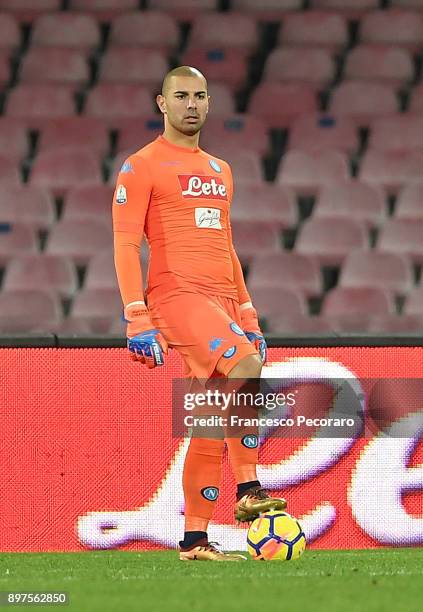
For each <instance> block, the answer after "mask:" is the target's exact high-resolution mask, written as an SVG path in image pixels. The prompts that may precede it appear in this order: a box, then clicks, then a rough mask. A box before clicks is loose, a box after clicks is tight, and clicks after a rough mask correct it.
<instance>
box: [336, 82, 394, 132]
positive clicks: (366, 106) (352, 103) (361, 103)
mask: <svg viewBox="0 0 423 612" xmlns="http://www.w3.org/2000/svg"><path fill="white" fill-rule="evenodd" d="M397 111H398V99H397V95H396V92H395V89H394V88H393V87H392V86H390V85H384V84H382V83H368V82H358V81H345V82H343V83H341V84H340V85H339V86H338V87H336V88H335V90H334V92H333V94H332V97H331V100H330V104H329V112H330V114H333V115H336V116H338V115H339V116H349V117H351V119H353V120H354V121H355V122H356V124H357V125H361V126H366V125H369V123H370V122H371V121H372V120H373V119H374V118H376V117H380V116H381V115H388V114H393V113H396V112H397Z"/></svg>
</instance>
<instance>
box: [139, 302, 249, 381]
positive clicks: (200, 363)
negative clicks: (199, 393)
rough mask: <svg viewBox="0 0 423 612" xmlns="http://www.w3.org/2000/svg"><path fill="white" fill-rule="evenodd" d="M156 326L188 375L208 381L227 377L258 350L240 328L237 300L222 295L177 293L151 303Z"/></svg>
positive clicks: (150, 308)
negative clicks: (214, 375) (179, 357)
mask: <svg viewBox="0 0 423 612" xmlns="http://www.w3.org/2000/svg"><path fill="white" fill-rule="evenodd" d="M149 311H150V314H151V318H152V321H153V323H154V326H155V327H157V329H159V330H160V331H161V333H162V334H163V336H164V337H165V339H166V340H167V342H168V344H169V346H171V347H172V348H175V349H176V350H177V351H178V352H179V353H180V354H181V355H182V358H183V360H184V364H185V375H186V376H188V377H191V378H199V379H208V378H210V377H211V376H212V375H213V373H215V369H216V365H217V363H218V361H219V360H220V359H221V363H220V364H219V373H220V374H221V375H223V376H227V374H228V373H229V372H230V371H231V370H232V368H233V367H234V366H235V365H236V364H237V363H238V362H239V361H240V360H241V359H243V358H244V357H246V356H247V355H256V354H257V351H256V349H255V348H254V346H253V345H252V344H251V342H250V341H249V340H248V338H247V337H246V335H245V334H244V332H243V331H242V329H241V328H240V323H241V315H240V311H239V304H238V302H237V301H236V300H232V299H230V298H226V297H221V296H209V295H203V294H201V293H194V292H192V293H191V292H188V291H177V292H172V293H168V294H166V295H164V296H163V297H162V298H160V299H159V300H157V299H156V300H155V301H154V304H152V305H150V304H149Z"/></svg>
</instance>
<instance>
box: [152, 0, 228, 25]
mask: <svg viewBox="0 0 423 612" xmlns="http://www.w3.org/2000/svg"><path fill="white" fill-rule="evenodd" d="M148 6H149V8H150V9H154V10H155V9H158V10H163V11H165V12H166V13H167V14H169V15H172V16H173V17H175V18H176V19H179V20H180V21H187V22H189V21H192V19H194V18H195V17H196V16H197V15H198V14H200V13H203V12H207V11H215V10H216V9H217V0H149V3H148Z"/></svg>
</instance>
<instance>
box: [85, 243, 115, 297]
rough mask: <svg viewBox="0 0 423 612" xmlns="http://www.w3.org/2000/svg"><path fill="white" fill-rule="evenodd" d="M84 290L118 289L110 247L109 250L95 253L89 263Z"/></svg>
mask: <svg viewBox="0 0 423 612" xmlns="http://www.w3.org/2000/svg"><path fill="white" fill-rule="evenodd" d="M84 289H91V290H95V289H114V290H115V291H116V290H117V289H118V284H117V278H116V270H115V264H114V259H113V249H112V245H110V249H105V250H103V251H100V253H97V255H95V256H94V257H93V258H92V260H91V261H90V264H89V266H88V269H87V273H86V276H85V282H84Z"/></svg>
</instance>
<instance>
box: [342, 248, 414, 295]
mask: <svg viewBox="0 0 423 612" xmlns="http://www.w3.org/2000/svg"><path fill="white" fill-rule="evenodd" d="M339 286H340V287H353V288H360V287H380V288H381V289H385V290H386V291H389V292H391V293H393V294H404V293H407V292H408V291H410V289H411V288H412V286H413V277H412V270H411V265H410V263H409V262H408V260H407V258H406V257H404V256H402V255H397V254H395V253H383V252H378V251H376V252H374V251H353V252H352V253H350V254H349V255H348V257H347V258H346V260H345V261H344V264H343V266H342V270H341V276H340V279H339Z"/></svg>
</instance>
